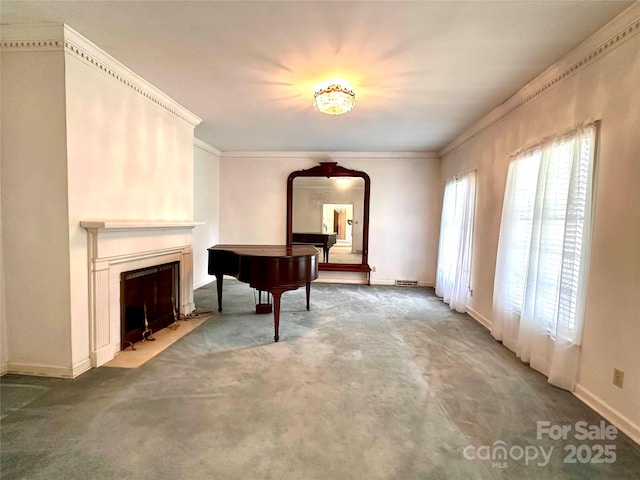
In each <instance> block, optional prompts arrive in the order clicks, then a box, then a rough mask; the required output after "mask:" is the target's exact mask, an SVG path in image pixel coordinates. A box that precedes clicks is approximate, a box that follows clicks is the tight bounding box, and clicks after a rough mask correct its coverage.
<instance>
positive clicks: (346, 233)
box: [322, 203, 353, 245]
mask: <svg viewBox="0 0 640 480" xmlns="http://www.w3.org/2000/svg"><path fill="white" fill-rule="evenodd" d="M322 232H323V233H335V234H336V240H337V243H339V244H342V245H351V243H352V241H353V204H339V203H325V204H323V205H322Z"/></svg>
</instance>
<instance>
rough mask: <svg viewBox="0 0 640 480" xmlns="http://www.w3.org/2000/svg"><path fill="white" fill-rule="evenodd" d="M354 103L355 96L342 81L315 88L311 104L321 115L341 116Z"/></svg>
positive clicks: (333, 81)
mask: <svg viewBox="0 0 640 480" xmlns="http://www.w3.org/2000/svg"><path fill="white" fill-rule="evenodd" d="M355 103H356V94H355V93H354V92H353V90H351V88H350V87H349V84H348V83H347V82H345V81H342V80H331V81H329V82H327V83H325V84H322V85H318V86H316V91H315V93H314V95H313V104H314V105H315V107H316V108H317V109H318V110H319V111H321V112H322V113H326V114H328V115H341V114H343V113H347V112H348V111H350V110H351V109H352V108H353V106H354V105H355Z"/></svg>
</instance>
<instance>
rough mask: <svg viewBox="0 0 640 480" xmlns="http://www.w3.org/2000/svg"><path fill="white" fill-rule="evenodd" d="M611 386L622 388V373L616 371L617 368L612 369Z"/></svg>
mask: <svg viewBox="0 0 640 480" xmlns="http://www.w3.org/2000/svg"><path fill="white" fill-rule="evenodd" d="M613 384H614V385H615V386H616V387H620V388H622V385H623V384H624V372H623V371H622V370H618V369H617V368H614V369H613Z"/></svg>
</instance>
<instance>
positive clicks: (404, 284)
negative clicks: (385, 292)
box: [396, 280, 418, 287]
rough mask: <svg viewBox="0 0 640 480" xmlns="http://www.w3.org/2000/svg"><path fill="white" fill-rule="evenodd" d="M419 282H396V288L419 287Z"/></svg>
mask: <svg viewBox="0 0 640 480" xmlns="http://www.w3.org/2000/svg"><path fill="white" fill-rule="evenodd" d="M417 286H418V281H417V280H396V287H417Z"/></svg>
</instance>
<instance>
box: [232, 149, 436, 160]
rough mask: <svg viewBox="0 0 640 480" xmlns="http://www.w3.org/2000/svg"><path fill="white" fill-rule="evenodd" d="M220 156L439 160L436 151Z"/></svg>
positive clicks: (245, 153) (240, 153) (237, 154)
mask: <svg viewBox="0 0 640 480" xmlns="http://www.w3.org/2000/svg"><path fill="white" fill-rule="evenodd" d="M222 158H251V159H277V158H293V159H296V158H301V159H302V158H304V159H309V158H311V159H313V160H318V161H332V160H341V159H358V160H392V159H396V160H404V159H418V160H439V159H440V156H439V155H438V153H437V152H300V151H298V152H286V151H276V152H222Z"/></svg>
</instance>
